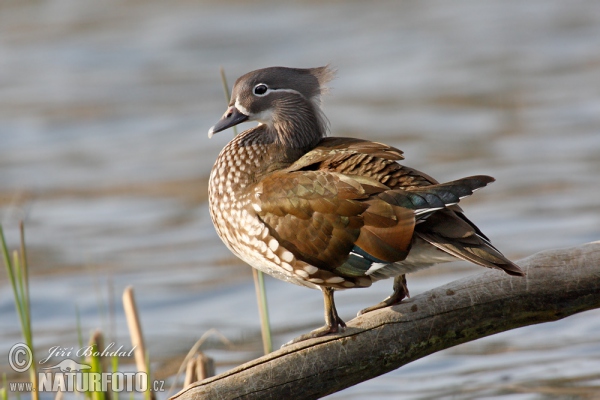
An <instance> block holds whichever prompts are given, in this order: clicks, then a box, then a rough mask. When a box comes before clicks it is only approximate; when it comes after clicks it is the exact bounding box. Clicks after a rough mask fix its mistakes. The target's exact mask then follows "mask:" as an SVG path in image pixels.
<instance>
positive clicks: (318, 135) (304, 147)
mask: <svg viewBox="0 0 600 400" xmlns="http://www.w3.org/2000/svg"><path fill="white" fill-rule="evenodd" d="M275 109H276V111H275V112H274V113H273V119H272V123H271V124H267V126H266V128H267V130H268V131H270V132H269V133H270V134H271V135H274V137H275V138H276V142H277V144H279V145H280V146H281V147H282V149H283V150H284V151H285V152H289V151H290V150H296V151H300V152H302V153H306V152H307V151H310V150H312V149H313V148H314V147H315V146H316V145H317V144H318V143H319V142H320V141H321V139H323V138H324V137H325V136H327V119H326V118H325V116H324V115H323V113H322V112H321V110H320V108H319V106H318V105H317V104H313V103H312V102H307V101H294V100H289V99H282V100H280V101H279V102H278V103H277V107H276V108H275ZM292 153H295V151H293V152H292ZM301 155H302V154H300V156H301ZM298 157H299V156H298Z"/></svg>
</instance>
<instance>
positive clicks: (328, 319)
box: [281, 287, 346, 347]
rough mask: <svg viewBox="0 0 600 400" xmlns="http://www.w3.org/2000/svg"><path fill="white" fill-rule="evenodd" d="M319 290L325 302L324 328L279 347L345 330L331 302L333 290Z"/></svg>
mask: <svg viewBox="0 0 600 400" xmlns="http://www.w3.org/2000/svg"><path fill="white" fill-rule="evenodd" d="M321 290H322V291H323V299H324V301H325V326H322V327H320V328H319V329H315V330H314V331H311V332H309V333H305V334H304V335H301V336H298V337H297V338H295V339H292V340H290V341H289V342H287V343H286V344H284V345H283V346H281V347H285V346H289V345H290V344H294V343H298V342H302V341H304V340H307V339H313V338H318V337H321V336H325V335H329V334H330V333H338V332H343V331H344V329H346V324H345V323H344V321H342V319H341V318H340V316H339V315H338V313H337V310H336V309H335V303H334V302H333V289H332V288H330V287H322V288H321Z"/></svg>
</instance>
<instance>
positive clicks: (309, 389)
mask: <svg viewBox="0 0 600 400" xmlns="http://www.w3.org/2000/svg"><path fill="white" fill-rule="evenodd" d="M518 264H519V265H520V266H521V267H522V268H523V269H524V270H525V271H526V273H527V276H526V277H525V278H522V277H511V276H509V275H507V274H504V273H503V272H501V271H495V270H489V271H487V272H484V273H481V274H477V275H474V276H471V277H466V278H464V279H460V280H457V281H454V282H452V283H449V284H448V285H445V286H441V287H439V288H436V289H433V290H430V291H428V292H425V293H422V294H420V295H418V296H415V297H413V298H411V299H407V300H404V301H403V302H402V303H401V304H399V305H397V306H394V307H391V308H387V309H383V310H378V311H375V312H372V313H368V314H366V315H363V316H361V317H358V318H355V319H353V320H352V321H350V323H349V324H348V328H347V329H346V331H345V332H344V333H343V334H337V335H332V336H326V337H322V338H318V339H312V340H307V341H305V342H301V343H298V344H295V345H292V346H289V347H286V348H284V349H281V350H278V351H275V352H273V353H271V354H268V355H266V356H264V357H261V358H258V359H256V360H253V361H250V362H248V363H246V364H243V365H241V366H239V367H237V368H234V369H232V370H230V371H227V372H225V373H223V374H221V375H218V376H215V377H212V378H209V379H206V380H204V381H201V382H196V383H194V384H192V385H191V386H189V387H187V388H185V389H184V390H182V391H181V392H180V393H178V394H176V395H175V396H174V397H173V398H176V399H178V400H189V399H200V398H202V399H204V398H210V399H233V398H236V399H237V398H243V399H284V398H285V399H310V398H317V397H321V396H325V395H327V394H330V393H334V392H336V391H339V390H342V389H344V388H347V387H349V386H352V385H355V384H357V383H359V382H363V381H366V380H368V379H371V378H374V377H376V376H379V375H382V374H385V373H386V372H389V371H392V370H394V369H396V368H399V367H401V366H402V365H405V364H407V363H410V362H412V361H414V360H417V359H419V358H422V357H425V356H427V355H429V354H432V353H435V352H437V351H440V350H443V349H447V348H449V347H452V346H456V345H458V344H461V343H465V342H469V341H471V340H475V339H478V338H481V337H484V336H489V335H492V334H494V333H498V332H503V331H507V330H510V329H515V328H518V327H522V326H527V325H531V324H537V323H541V322H548V321H555V320H559V319H561V318H564V317H567V316H569V315H572V314H575V313H578V312H582V311H586V310H591V309H594V308H599V307H600V242H594V243H589V244H585V245H581V246H578V247H574V248H569V249H559V250H549V251H545V252H541V253H538V254H535V255H533V256H531V257H528V258H525V259H523V260H521V261H519V262H518Z"/></svg>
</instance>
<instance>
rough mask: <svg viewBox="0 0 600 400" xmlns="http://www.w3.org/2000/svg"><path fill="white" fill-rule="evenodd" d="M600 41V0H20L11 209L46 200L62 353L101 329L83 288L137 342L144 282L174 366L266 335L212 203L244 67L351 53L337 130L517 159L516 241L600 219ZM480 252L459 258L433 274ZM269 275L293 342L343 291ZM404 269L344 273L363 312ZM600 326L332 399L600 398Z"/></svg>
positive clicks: (3, 310)
mask: <svg viewBox="0 0 600 400" xmlns="http://www.w3.org/2000/svg"><path fill="white" fill-rule="evenodd" d="M598 49H600V4H599V3H598V2H594V1H587V2H586V1H571V2H560V1H528V2H518V1H508V2H507V1H500V0H498V1H491V2H478V1H454V2H451V3H448V2H441V1H433V2H432V1H427V2H416V1H408V2H387V3H386V2H378V3H372V2H349V3H343V2H310V1H300V2H294V3H291V4H282V3H279V2H261V3H252V4H250V3H245V2H195V1H186V0H176V1H169V2H159V1H154V0H152V1H145V2H141V1H133V0H129V1H103V2H92V1H79V0H77V1H76V0H50V1H46V2H41V1H34V2H19V1H6V2H2V3H0V222H1V223H2V225H3V227H4V230H5V234H6V236H7V240H8V242H9V245H11V246H15V245H16V243H17V238H18V229H17V227H18V221H19V220H20V219H23V220H24V221H25V225H26V236H27V243H28V250H29V257H30V264H31V269H32V271H31V274H32V277H31V293H32V296H31V297H32V298H31V303H32V319H33V328H34V332H35V337H34V340H35V345H36V348H37V349H38V352H39V353H40V354H44V353H46V352H47V349H48V348H49V347H51V346H56V345H60V346H65V347H70V346H77V333H76V317H75V315H76V308H78V309H79V312H80V314H81V324H82V330H83V332H84V335H87V333H88V332H90V331H92V330H93V329H96V328H101V329H102V330H103V331H104V332H105V334H106V336H107V340H115V341H117V342H118V343H124V344H126V345H128V340H129V339H128V336H127V328H126V323H125V320H124V318H123V313H122V311H121V307H120V305H119V304H120V293H121V292H122V290H123V289H124V288H125V286H127V285H129V284H132V285H134V287H135V292H136V298H137V302H138V306H139V309H140V315H141V320H142V324H143V328H144V333H145V336H146V341H147V343H148V345H149V352H150V355H151V360H152V362H153V369H155V370H156V371H157V375H159V376H162V377H165V376H171V375H173V373H174V369H173V368H174V367H173V365H177V363H178V362H180V361H181V359H182V357H183V355H184V353H185V352H187V350H188V349H189V348H190V347H191V346H192V344H193V343H194V342H195V341H196V340H197V339H198V338H199V337H200V336H201V335H202V333H204V332H205V331H207V330H209V329H211V328H216V329H218V330H219V331H220V332H221V333H222V334H223V335H225V336H226V337H227V338H228V339H229V340H231V341H232V342H233V343H234V344H235V346H234V347H233V348H227V347H225V346H222V345H220V344H219V342H218V340H217V339H214V340H212V341H209V342H208V343H207V344H205V347H206V352H207V353H208V354H209V355H211V356H212V357H214V358H215V360H216V362H217V370H218V371H217V372H222V371H225V370H227V369H229V368H231V367H232V366H235V365H238V364H240V363H242V362H244V361H247V360H249V359H252V358H254V357H257V356H259V355H260V352H261V344H260V332H259V324H258V313H257V311H256V307H255V301H254V287H253V283H252V275H251V271H250V268H248V267H247V266H244V265H242V263H241V262H239V261H237V259H235V258H234V257H233V256H232V255H231V254H230V253H229V252H228V250H227V249H226V248H225V246H224V245H222V243H221V242H220V240H219V238H218V237H217V235H216V233H215V231H214V229H213V227H212V223H211V221H210V217H209V214H208V207H207V204H206V192H207V179H208V174H209V171H210V168H211V166H212V164H213V162H214V160H215V158H216V155H217V154H218V152H219V150H220V149H221V148H222V147H223V146H224V145H225V144H226V142H227V141H228V140H229V139H230V138H231V135H232V133H231V132H229V131H227V132H223V133H220V134H218V135H216V136H215V137H214V138H213V139H212V140H208V139H207V135H206V132H207V130H208V128H209V127H210V126H211V125H212V124H214V122H216V120H217V119H218V118H219V117H220V116H221V114H222V113H223V111H224V109H225V99H224V95H223V93H222V87H221V82H220V78H219V67H220V66H223V67H224V68H225V70H226V72H227V75H228V77H229V79H230V81H231V82H233V80H234V79H235V78H236V77H237V76H239V75H241V74H243V73H245V72H248V71H250V70H252V69H256V68H260V67H265V66H271V65H287V66H302V67H308V66H317V65H323V64H326V63H331V64H332V65H334V66H335V67H336V68H337V69H338V76H337V79H336V80H335V81H334V82H333V83H332V86H333V90H332V91H331V93H330V95H328V97H327V98H326V99H325V107H324V108H325V112H326V113H327V115H328V116H329V119H330V122H331V126H332V133H333V134H334V135H346V136H356V137H364V138H369V139H373V140H378V141H384V142H386V143H389V144H391V145H394V146H396V147H399V148H401V149H403V150H404V152H405V156H406V161H405V163H406V164H407V165H410V166H412V167H415V168H417V169H421V170H424V171H426V172H428V173H429V174H431V175H433V176H435V177H436V178H438V179H439V180H451V179H456V178H460V177H463V176H468V175H473V174H489V175H492V176H494V177H495V178H496V179H497V182H496V183H495V184H493V185H492V186H490V187H488V188H486V189H485V190H482V191H480V192H477V194H476V195H475V196H474V197H472V198H470V199H468V200H466V201H465V202H464V203H465V208H466V210H467V214H468V215H469V217H470V218H471V219H472V220H474V221H475V222H476V223H477V224H478V225H479V227H480V228H482V230H483V231H484V232H485V233H486V234H487V235H488V236H490V237H491V238H492V240H493V241H494V243H495V244H496V245H497V247H499V248H500V249H502V250H503V252H504V253H505V254H506V255H507V256H509V257H511V258H513V259H519V258H521V257H524V256H527V255H530V254H533V253H535V252H538V251H541V250H544V249H549V248H556V247H567V246H573V245H578V244H582V243H586V242H590V241H595V240H598V239H600V200H599V199H600V178H599V176H600V73H599V71H600V52H599V51H598ZM247 126H250V125H247ZM477 271H479V269H478V268H477V267H471V266H468V265H467V264H464V263H456V264H453V265H448V266H444V267H436V268H434V269H431V270H428V271H425V272H422V273H419V274H416V275H415V276H412V277H409V286H410V288H411V293H412V294H417V293H420V292H423V291H426V290H428V289H430V288H433V287H435V286H437V285H441V284H443V283H446V282H449V281H452V280H454V279H457V278H459V277H462V276H465V275H468V274H471V273H474V272H477ZM1 276H5V275H4V274H2V275H1ZM267 286H268V297H269V302H270V304H271V306H270V313H271V321H272V325H273V329H274V332H275V338H274V340H275V345H276V346H279V345H281V344H282V343H284V342H286V341H288V340H289V339H290V338H292V337H294V336H295V335H297V334H299V333H301V332H306V331H308V330H310V329H312V328H314V327H317V326H320V325H321V324H322V304H321V303H322V299H321V295H320V294H319V293H317V292H314V291H310V290H307V289H303V288H299V287H294V286H292V285H288V284H285V283H282V282H278V281H275V280H272V279H270V278H269V279H268V281H267ZM390 290H391V282H382V283H378V284H376V285H375V286H374V287H373V288H371V289H366V290H363V291H348V292H344V293H340V294H339V296H337V303H338V305H339V306H338V308H339V311H340V314H341V316H342V318H345V319H350V318H351V317H352V316H353V315H354V314H355V312H356V311H357V310H358V309H360V308H363V307H365V306H367V305H370V304H371V303H375V302H377V301H379V300H381V299H382V298H383V297H385V296H387V295H388V294H389V293H388V292H389V291H390ZM115 304H116V305H115ZM111 310H114V311H111ZM0 321H1V324H0V354H7V352H8V349H9V348H10V346H12V345H13V344H14V343H15V342H16V341H18V340H20V329H19V325H18V321H17V319H16V316H15V311H14V305H13V300H12V293H11V291H10V289H9V285H8V283H7V280H6V279H5V278H4V277H3V278H0ZM598 332H600V313H599V312H597V311H595V312H594V311H592V312H586V313H582V314H579V315H576V316H573V317H569V318H567V319H565V320H562V321H559V322H554V323H551V324H544V325H537V326H531V327H527V328H523V329H518V330H515V331H510V332H505V333H503V334H499V335H494V336H492V337H488V338H485V339H483V340H478V341H476V342H471V343H467V344H464V345H461V346H458V347H455V348H452V349H449V350H446V351H443V352H439V353H437V354H434V355H432V356H430V357H427V358H425V359H422V360H419V361H416V362H414V363H411V364H409V365H407V366H405V367H403V368H400V369H399V370H396V371H394V372H392V373H389V374H387V375H385V376H382V377H379V378H377V379H374V380H371V381H368V382H365V383H363V384H360V385H358V386H355V387H352V388H349V389H347V390H345V391H343V392H341V393H338V394H334V395H332V396H330V398H332V399H341V398H351V399H372V398H390V399H392V398H393V399H398V398H402V399H416V398H419V399H434V398H435V399H439V398H448V399H449V398H467V399H471V398H472V399H475V398H494V397H499V396H504V397H505V398H510V399H538V398H543V396H548V398H553V397H556V398H558V397H565V398H577V396H578V393H579V395H581V396H583V395H582V394H581V393H584V394H585V395H589V396H590V397H591V396H592V393H593V388H594V387H595V388H598V387H600V339H599V336H598ZM0 358H1V359H2V360H3V361H2V362H0V372H6V371H10V370H9V369H8V366H7V365H5V364H6V361H4V360H5V359H6V358H5V357H4V356H0ZM560 393H562V394H560ZM568 396H571V397H568Z"/></svg>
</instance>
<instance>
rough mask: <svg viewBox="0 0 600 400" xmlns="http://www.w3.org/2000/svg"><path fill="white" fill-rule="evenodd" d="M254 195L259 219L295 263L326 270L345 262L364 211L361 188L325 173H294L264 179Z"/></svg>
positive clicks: (364, 196) (346, 180)
mask: <svg viewBox="0 0 600 400" xmlns="http://www.w3.org/2000/svg"><path fill="white" fill-rule="evenodd" d="M258 191H259V192H260V194H259V200H260V208H261V211H259V212H258V216H259V217H260V218H261V219H262V220H263V222H264V223H265V224H266V225H267V226H268V227H269V230H270V232H271V234H272V235H273V236H274V237H275V238H276V239H277V240H278V241H279V242H280V244H281V245H283V246H284V247H285V248H287V249H288V250H289V251H291V252H293V253H294V255H295V256H296V257H298V258H299V259H301V260H303V261H306V262H308V263H310V264H312V265H315V266H317V267H319V268H322V269H326V270H332V269H335V268H336V267H337V266H339V265H341V264H342V263H343V262H344V261H345V260H346V258H347V256H348V254H349V253H350V251H351V249H352V247H353V246H354V242H355V241H356V239H357V238H358V236H359V233H360V229H361V227H362V226H363V218H362V217H361V214H362V213H363V212H364V211H365V210H366V209H367V208H368V205H367V204H365V203H362V202H361V201H360V200H363V199H366V198H367V197H368V195H367V194H366V192H365V191H364V190H363V189H362V187H361V185H360V184H357V183H353V182H351V181H349V180H348V179H341V178H340V176H337V174H332V173H327V172H325V171H298V172H291V173H277V174H273V175H271V176H269V177H266V178H265V179H264V180H263V181H262V182H261V184H260V186H259V188H258Z"/></svg>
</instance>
